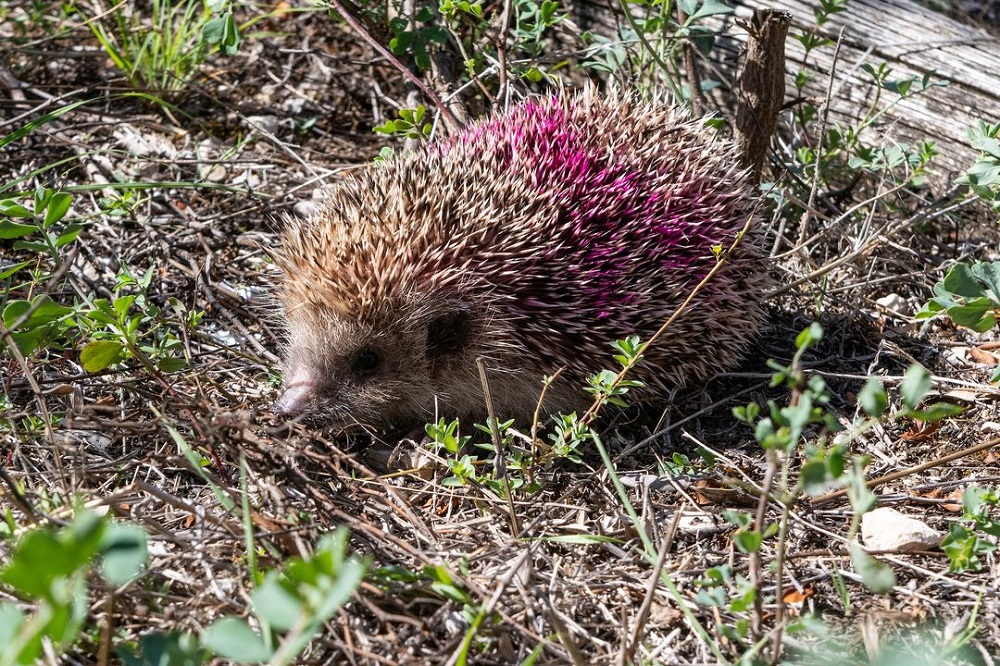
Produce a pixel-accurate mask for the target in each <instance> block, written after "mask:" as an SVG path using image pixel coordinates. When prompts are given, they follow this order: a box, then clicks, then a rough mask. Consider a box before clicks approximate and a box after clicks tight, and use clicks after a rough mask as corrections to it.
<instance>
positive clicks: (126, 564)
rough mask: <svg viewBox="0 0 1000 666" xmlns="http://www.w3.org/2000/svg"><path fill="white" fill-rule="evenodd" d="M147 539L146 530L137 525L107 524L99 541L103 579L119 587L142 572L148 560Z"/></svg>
mask: <svg viewBox="0 0 1000 666" xmlns="http://www.w3.org/2000/svg"><path fill="white" fill-rule="evenodd" d="M147 539H148V536H147V535H146V531H145V530H143V529H142V528H141V527H139V526H138V525H126V524H122V523H111V524H110V525H108V529H107V531H106V532H105V534H104V538H103V540H102V541H101V553H102V554H103V556H102V558H101V575H102V576H103V577H104V580H106V581H108V583H110V584H111V585H114V586H115V587H119V586H122V585H124V584H125V583H127V582H129V581H130V580H132V579H133V578H135V577H136V576H138V575H139V574H140V573H142V570H143V569H144V568H145V566H146V563H147V561H148V560H149V552H148V551H147V549H146V541H147Z"/></svg>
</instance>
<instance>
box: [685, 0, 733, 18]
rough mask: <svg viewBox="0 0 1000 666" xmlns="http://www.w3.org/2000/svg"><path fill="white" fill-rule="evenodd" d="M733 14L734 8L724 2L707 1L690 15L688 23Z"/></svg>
mask: <svg viewBox="0 0 1000 666" xmlns="http://www.w3.org/2000/svg"><path fill="white" fill-rule="evenodd" d="M732 13H733V8H732V7H730V6H729V5H727V4H726V3H724V2H722V0H705V1H704V2H703V3H701V6H700V7H698V9H697V10H696V11H695V12H694V13H693V14H689V15H688V23H691V22H692V21H696V20H698V19H700V18H705V17H706V16H715V15H717V14H732Z"/></svg>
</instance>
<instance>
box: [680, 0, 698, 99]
mask: <svg viewBox="0 0 1000 666" xmlns="http://www.w3.org/2000/svg"><path fill="white" fill-rule="evenodd" d="M687 18H688V17H687V12H685V11H684V10H683V9H682V8H681V5H680V3H677V24H678V25H681V26H683V25H684V24H685V23H687ZM681 50H682V51H683V53H684V69H685V70H686V72H687V80H688V92H689V93H690V100H691V114H692V115H693V116H694V117H695V118H700V117H701V113H702V108H701V78H700V77H699V76H698V63H697V62H696V61H695V57H694V45H693V44H692V43H691V40H690V39H687V38H685V39H684V42H683V44H682V46H681Z"/></svg>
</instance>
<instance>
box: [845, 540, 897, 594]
mask: <svg viewBox="0 0 1000 666" xmlns="http://www.w3.org/2000/svg"><path fill="white" fill-rule="evenodd" d="M851 562H852V563H853V564H854V570H855V571H857V572H858V574H859V575H860V576H861V582H862V583H864V584H865V587H867V588H868V589H869V590H871V591H872V592H875V593H876V594H885V593H887V592H891V591H892V588H893V587H895V586H896V574H894V573H893V572H892V569H891V568H889V566H888V565H886V564H885V563H884V562H879V561H878V560H876V559H875V558H874V557H872V556H871V555H869V554H868V553H867V552H865V550H864V549H863V548H861V546H858V545H857V544H853V545H852V546H851Z"/></svg>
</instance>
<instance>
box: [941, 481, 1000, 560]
mask: <svg viewBox="0 0 1000 666" xmlns="http://www.w3.org/2000/svg"><path fill="white" fill-rule="evenodd" d="M997 505H1000V493H998V491H997V489H996V488H987V487H983V486H977V485H973V486H969V487H968V488H966V489H965V492H963V493H962V522H957V523H952V524H951V525H950V526H949V529H948V536H947V537H945V539H944V541H943V542H942V543H941V550H943V551H944V552H945V554H946V555H947V556H948V563H949V567H948V568H949V570H950V571H952V572H953V573H954V572H959V571H979V570H980V569H982V568H983V561H982V559H981V557H982V556H985V555H988V554H989V553H992V552H993V551H995V550H996V549H997V544H996V539H998V538H1000V521H998V520H997V519H996V518H994V517H993V516H992V515H991V513H994V514H995V512H996V508H997ZM983 534H986V535H988V536H989V537H992V538H991V539H984V538H983V536H982V535H983Z"/></svg>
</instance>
